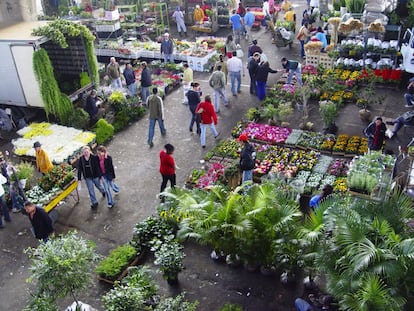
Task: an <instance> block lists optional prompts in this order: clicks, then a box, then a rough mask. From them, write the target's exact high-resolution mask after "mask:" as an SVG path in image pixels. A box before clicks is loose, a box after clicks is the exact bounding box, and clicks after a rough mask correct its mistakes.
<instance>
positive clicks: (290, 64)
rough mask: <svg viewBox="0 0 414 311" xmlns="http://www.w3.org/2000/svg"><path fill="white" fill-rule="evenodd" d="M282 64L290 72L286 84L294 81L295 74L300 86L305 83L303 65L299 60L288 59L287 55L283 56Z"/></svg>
mask: <svg viewBox="0 0 414 311" xmlns="http://www.w3.org/2000/svg"><path fill="white" fill-rule="evenodd" d="M282 66H283V68H284V70H286V72H288V73H289V76H288V78H287V81H286V84H290V83H291V82H292V78H293V75H295V77H296V81H297V82H298V84H299V85H300V86H302V85H303V82H302V65H301V64H300V63H299V62H298V61H297V60H287V59H286V57H283V58H282Z"/></svg>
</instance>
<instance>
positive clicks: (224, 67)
mask: <svg viewBox="0 0 414 311" xmlns="http://www.w3.org/2000/svg"><path fill="white" fill-rule="evenodd" d="M219 65H220V66H221V71H222V72H223V73H224V77H225V78H226V85H227V77H228V75H229V70H228V69H227V62H226V61H224V55H223V54H220V55H219V60H218V61H217V62H216V63H215V64H214V68H213V72H214V71H216V70H217V68H218V66H219Z"/></svg>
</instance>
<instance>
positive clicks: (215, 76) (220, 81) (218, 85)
mask: <svg viewBox="0 0 414 311" xmlns="http://www.w3.org/2000/svg"><path fill="white" fill-rule="evenodd" d="M208 84H209V85H210V86H211V87H212V88H213V90H214V109H215V112H217V113H219V112H220V100H221V98H223V100H224V106H227V105H228V104H229V99H228V98H227V94H226V78H225V76H224V73H223V72H222V71H221V66H220V65H218V66H217V70H216V71H214V72H213V73H212V75H211V76H210V78H209V79H208Z"/></svg>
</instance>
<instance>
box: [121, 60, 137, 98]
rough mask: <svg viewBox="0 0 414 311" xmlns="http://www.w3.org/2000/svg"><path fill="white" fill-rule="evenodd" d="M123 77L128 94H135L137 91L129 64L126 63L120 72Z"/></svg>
mask: <svg viewBox="0 0 414 311" xmlns="http://www.w3.org/2000/svg"><path fill="white" fill-rule="evenodd" d="M122 74H123V75H124V78H125V83H126V86H127V89H128V93H129V95H130V96H135V95H136V93H137V86H136V84H135V73H134V70H133V68H132V65H131V64H126V67H125V70H124V72H123V73H122Z"/></svg>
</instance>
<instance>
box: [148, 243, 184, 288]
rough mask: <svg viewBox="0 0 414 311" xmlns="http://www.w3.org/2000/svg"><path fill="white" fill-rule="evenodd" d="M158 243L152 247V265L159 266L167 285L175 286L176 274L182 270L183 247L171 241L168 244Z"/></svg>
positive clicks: (176, 281)
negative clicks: (153, 251) (153, 257)
mask: <svg viewBox="0 0 414 311" xmlns="http://www.w3.org/2000/svg"><path fill="white" fill-rule="evenodd" d="M158 242H159V243H156V244H155V245H154V247H153V250H155V253H154V255H155V261H154V264H155V265H158V266H160V270H161V273H162V276H163V278H164V279H166V280H167V282H168V284H170V285H174V284H177V283H178V273H179V272H181V271H182V270H183V269H184V265H183V260H184V257H185V254H184V252H183V249H184V247H183V246H182V245H181V244H180V243H179V242H177V241H173V240H172V241H170V242H167V241H166V242H162V241H158Z"/></svg>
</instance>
